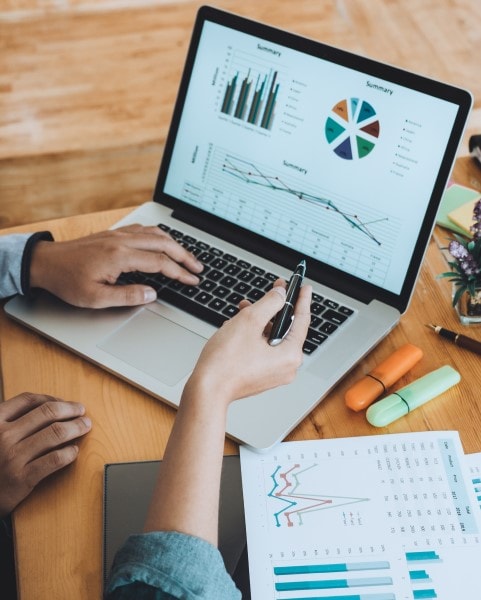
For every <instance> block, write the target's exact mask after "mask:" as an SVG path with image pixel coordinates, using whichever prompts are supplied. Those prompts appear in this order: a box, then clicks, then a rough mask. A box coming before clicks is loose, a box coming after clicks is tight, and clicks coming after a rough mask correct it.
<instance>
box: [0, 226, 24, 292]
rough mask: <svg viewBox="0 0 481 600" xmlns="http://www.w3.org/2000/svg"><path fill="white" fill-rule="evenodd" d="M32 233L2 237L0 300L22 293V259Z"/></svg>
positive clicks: (0, 246) (0, 241) (0, 251)
mask: <svg viewBox="0 0 481 600" xmlns="http://www.w3.org/2000/svg"><path fill="white" fill-rule="evenodd" d="M31 235H32V234H31V233H15V234H12V235H4V236H0V298H7V297H8V296H13V295H14V294H21V293H22V259H23V252H24V250H25V246H26V244H27V241H28V239H29V238H30V237H31Z"/></svg>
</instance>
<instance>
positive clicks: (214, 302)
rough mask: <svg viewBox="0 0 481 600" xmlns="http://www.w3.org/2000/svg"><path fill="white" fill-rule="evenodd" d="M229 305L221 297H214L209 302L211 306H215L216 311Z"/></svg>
mask: <svg viewBox="0 0 481 600" xmlns="http://www.w3.org/2000/svg"><path fill="white" fill-rule="evenodd" d="M226 305H227V302H226V301H225V300H221V299H220V298H214V299H213V300H212V302H209V307H210V308H213V309H214V310H216V311H219V310H221V309H222V308H224V307H225V306H226Z"/></svg>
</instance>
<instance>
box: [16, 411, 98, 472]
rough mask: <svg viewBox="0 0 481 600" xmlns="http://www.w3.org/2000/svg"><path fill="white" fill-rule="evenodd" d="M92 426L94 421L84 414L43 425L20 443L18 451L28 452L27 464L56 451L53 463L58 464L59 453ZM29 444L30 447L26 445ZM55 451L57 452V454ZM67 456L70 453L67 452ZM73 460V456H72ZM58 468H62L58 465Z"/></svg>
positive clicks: (53, 464)
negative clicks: (46, 425)
mask: <svg viewBox="0 0 481 600" xmlns="http://www.w3.org/2000/svg"><path fill="white" fill-rule="evenodd" d="M91 428H92V422H91V420H90V419H89V418H88V417H85V416H82V417H78V418H75V419H70V420H68V421H54V422H53V423H51V424H50V425H48V427H43V428H42V429H40V430H39V431H37V433H35V434H33V435H31V436H30V437H29V438H27V440H24V441H22V442H20V443H19V444H18V452H19V453H20V454H22V455H24V456H25V454H26V452H28V457H29V460H28V461H27V460H26V461H25V462H26V464H29V463H31V462H33V461H34V460H35V459H38V457H40V456H44V455H48V454H50V453H52V452H54V458H55V461H54V462H53V463H49V461H47V463H48V464H51V466H52V467H55V466H56V464H57V459H58V453H59V452H60V454H63V453H62V452H61V450H64V449H65V448H66V447H67V445H68V444H70V442H72V441H74V440H76V439H78V438H80V437H82V436H84V435H85V434H86V433H88V432H89V431H90V430H91ZM26 444H28V449H27V448H25V445H26ZM55 451H56V452H57V454H55ZM66 454H67V458H68V456H70V453H69V452H67V453H66ZM72 460H73V457H72ZM57 468H61V466H58V467H57ZM55 470H56V469H55Z"/></svg>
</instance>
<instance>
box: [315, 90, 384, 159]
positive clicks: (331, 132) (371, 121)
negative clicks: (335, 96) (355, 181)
mask: <svg viewBox="0 0 481 600" xmlns="http://www.w3.org/2000/svg"><path fill="white" fill-rule="evenodd" d="M380 129H381V126H380V124H379V120H378V118H377V116H376V111H375V110H374V108H373V107H372V106H371V104H369V102H366V100H360V99H359V98H349V99H345V100H340V101H339V102H338V103H337V104H336V105H335V106H333V108H332V110H331V114H330V115H329V116H328V117H327V120H326V125H325V135H326V140H327V142H328V144H329V146H330V147H331V148H332V150H333V152H335V154H337V156H339V157H340V158H344V159H345V160H353V159H357V158H364V157H366V156H367V155H368V154H370V153H371V152H372V150H373V149H374V146H375V145H376V142H377V138H379V132H380Z"/></svg>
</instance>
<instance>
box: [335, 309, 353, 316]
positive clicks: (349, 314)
mask: <svg viewBox="0 0 481 600" xmlns="http://www.w3.org/2000/svg"><path fill="white" fill-rule="evenodd" d="M337 310H338V311H339V312H340V313H342V314H343V315H346V316H348V317H350V316H351V315H352V314H353V312H354V311H353V310H352V308H348V307H347V306H340V307H339V308H338V309H337Z"/></svg>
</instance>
